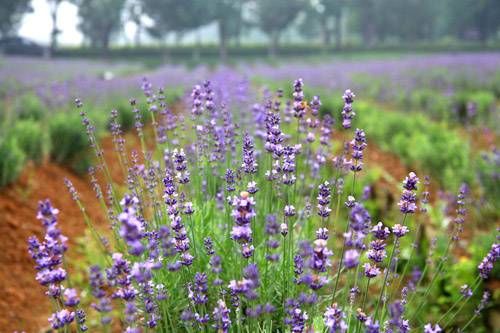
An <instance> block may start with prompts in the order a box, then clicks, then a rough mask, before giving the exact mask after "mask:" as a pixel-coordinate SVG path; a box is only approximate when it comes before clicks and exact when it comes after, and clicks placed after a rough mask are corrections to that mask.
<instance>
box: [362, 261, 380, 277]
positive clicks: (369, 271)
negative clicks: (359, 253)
mask: <svg viewBox="0 0 500 333" xmlns="http://www.w3.org/2000/svg"><path fill="white" fill-rule="evenodd" d="M363 268H364V269H365V276H366V277H367V278H369V279H371V278H374V277H376V276H377V275H379V274H380V268H378V267H377V266H375V265H371V264H369V263H366V264H364V265H363Z"/></svg>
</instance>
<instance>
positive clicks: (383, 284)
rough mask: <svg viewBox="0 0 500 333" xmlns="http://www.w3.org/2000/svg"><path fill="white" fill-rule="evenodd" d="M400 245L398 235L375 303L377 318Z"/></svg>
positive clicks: (404, 220)
mask: <svg viewBox="0 0 500 333" xmlns="http://www.w3.org/2000/svg"><path fill="white" fill-rule="evenodd" d="M407 215H408V214H405V215H404V216H403V223H401V224H402V225H403V226H404V225H405V222H406V216H407ZM398 247H399V237H397V238H396V240H395V241H394V246H393V248H392V251H391V255H390V256H389V261H388V265H387V268H386V270H385V274H384V281H383V283H382V288H381V289H380V294H379V296H378V299H377V303H376V305H375V315H374V318H375V319H376V318H377V315H378V310H379V306H380V302H381V301H382V296H383V295H384V291H385V287H386V284H387V278H388V277H389V273H390V271H391V265H392V260H393V259H394V253H396V250H397V248H398Z"/></svg>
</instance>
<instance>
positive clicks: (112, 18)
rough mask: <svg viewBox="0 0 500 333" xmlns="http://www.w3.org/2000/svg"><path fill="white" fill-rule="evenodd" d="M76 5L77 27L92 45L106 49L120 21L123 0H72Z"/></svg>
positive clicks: (118, 27)
mask: <svg viewBox="0 0 500 333" xmlns="http://www.w3.org/2000/svg"><path fill="white" fill-rule="evenodd" d="M73 2H74V3H75V4H76V5H77V6H78V15H79V16H80V23H79V28H80V31H81V32H82V33H83V35H84V36H85V38H86V39H88V40H89V42H90V45H91V46H92V47H97V48H101V49H102V50H107V49H108V48H109V44H110V41H111V38H112V36H113V34H114V33H116V32H117V31H118V30H119V29H120V27H121V22H122V11H123V8H124V5H125V0H73Z"/></svg>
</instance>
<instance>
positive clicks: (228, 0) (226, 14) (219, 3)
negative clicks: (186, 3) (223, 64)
mask: <svg viewBox="0 0 500 333" xmlns="http://www.w3.org/2000/svg"><path fill="white" fill-rule="evenodd" d="M243 2H244V0H214V1H212V2H211V3H212V6H213V7H212V9H213V19H214V20H215V21H216V22H217V28H218V33H219V54H220V58H221V60H222V61H225V60H226V58H227V41H228V39H229V38H230V37H233V36H238V35H239V34H240V30H241V25H242V17H241V10H242V6H243Z"/></svg>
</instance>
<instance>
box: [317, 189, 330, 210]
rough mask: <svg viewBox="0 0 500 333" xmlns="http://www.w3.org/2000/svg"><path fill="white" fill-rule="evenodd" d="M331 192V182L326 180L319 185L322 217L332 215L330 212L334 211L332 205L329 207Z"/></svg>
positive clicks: (319, 205) (319, 204)
mask: <svg viewBox="0 0 500 333" xmlns="http://www.w3.org/2000/svg"><path fill="white" fill-rule="evenodd" d="M330 194H331V191H330V183H328V182H327V181H325V182H324V183H323V184H320V185H319V186H318V197H317V199H318V215H319V216H321V217H328V216H330V212H331V211H332V210H331V209H330V207H328V206H329V205H330V199H331V195H330Z"/></svg>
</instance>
